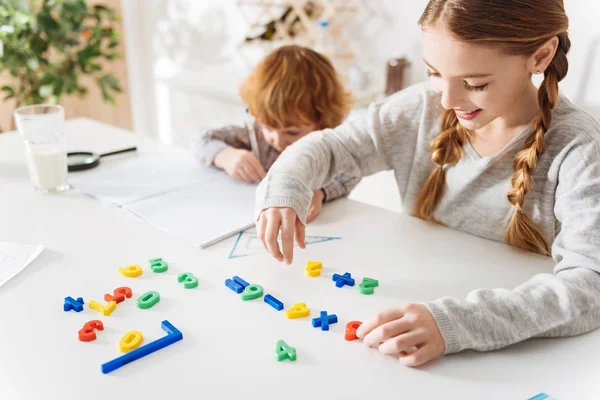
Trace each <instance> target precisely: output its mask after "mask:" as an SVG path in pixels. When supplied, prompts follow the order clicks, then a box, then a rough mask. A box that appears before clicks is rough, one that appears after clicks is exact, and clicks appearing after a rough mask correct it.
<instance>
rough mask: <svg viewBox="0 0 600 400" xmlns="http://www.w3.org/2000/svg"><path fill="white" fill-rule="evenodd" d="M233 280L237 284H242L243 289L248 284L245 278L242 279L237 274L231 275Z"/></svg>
mask: <svg viewBox="0 0 600 400" xmlns="http://www.w3.org/2000/svg"><path fill="white" fill-rule="evenodd" d="M233 281H234V282H235V283H237V284H238V285H242V287H243V288H244V289H246V286H248V285H249V283H248V282H246V281H245V280H243V279H242V278H240V277H239V276H237V275H236V276H234V277H233Z"/></svg>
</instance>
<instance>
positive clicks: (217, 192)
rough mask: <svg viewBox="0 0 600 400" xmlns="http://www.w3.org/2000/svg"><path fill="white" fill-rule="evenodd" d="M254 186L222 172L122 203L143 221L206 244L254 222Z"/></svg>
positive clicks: (198, 244) (234, 232)
mask: <svg viewBox="0 0 600 400" xmlns="http://www.w3.org/2000/svg"><path fill="white" fill-rule="evenodd" d="M255 190H256V186H255V185H250V184H246V183H240V182H235V181H234V180H232V179H231V178H229V177H227V176H226V175H225V174H219V175H218V176H216V177H213V178H212V179H207V180H205V181H204V182H200V183H196V184H195V185H194V186H192V187H189V188H186V189H181V190H175V191H172V192H169V193H165V194H162V195H160V196H154V197H151V198H148V199H145V200H140V201H137V202H135V203H132V204H129V205H127V206H126V208H127V209H128V210H130V211H131V212H133V213H134V214H136V215H137V216H139V217H140V218H141V219H143V220H145V221H146V222H148V223H150V224H152V225H154V226H156V227H157V228H159V229H161V230H163V231H165V232H167V233H169V234H173V235H175V236H179V237H181V238H183V239H185V240H187V241H188V242H190V243H192V244H194V245H196V246H200V247H208V246H210V245H211V244H214V243H216V242H218V241H220V240H222V239H225V238H227V237H229V236H231V235H234V234H236V233H238V232H240V231H242V230H244V229H247V228H249V227H252V226H253V224H254V193H255Z"/></svg>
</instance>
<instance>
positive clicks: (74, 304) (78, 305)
mask: <svg viewBox="0 0 600 400" xmlns="http://www.w3.org/2000/svg"><path fill="white" fill-rule="evenodd" d="M83 304H84V303H83V298H81V297H78V298H77V300H75V299H74V298H72V297H71V296H69V297H65V304H63V310H65V311H71V310H75V311H76V312H80V311H82V310H83Z"/></svg>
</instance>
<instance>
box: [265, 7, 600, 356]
mask: <svg viewBox="0 0 600 400" xmlns="http://www.w3.org/2000/svg"><path fill="white" fill-rule="evenodd" d="M419 23H420V26H421V28H422V38H423V50H424V51H423V54H424V59H425V63H426V64H427V66H428V70H429V75H430V77H431V78H430V82H426V83H422V84H418V85H415V86H412V87H410V88H407V89H406V90H404V91H402V92H400V93H397V94H395V95H394V96H392V97H390V98H388V99H386V100H384V101H382V102H379V103H376V104H373V105H372V106H371V107H370V109H369V116H368V117H365V118H364V119H362V120H353V121H350V122H346V123H344V124H342V125H341V126H339V127H338V128H336V129H334V130H324V131H322V132H319V133H314V134H311V135H310V136H308V137H306V138H305V139H303V140H302V141H301V142H299V143H298V144H297V145H295V146H293V147H292V148H290V149H289V151H286V153H285V154H283V155H282V156H281V157H280V159H279V160H277V162H276V163H275V165H273V167H272V168H271V170H270V171H269V173H268V175H267V177H266V179H265V180H263V182H262V183H261V185H260V186H259V189H258V191H257V210H256V211H257V228H258V233H259V236H260V238H261V240H262V241H263V243H264V244H265V246H266V248H267V249H268V250H269V252H270V253H271V254H272V255H273V256H274V257H275V258H277V259H278V260H280V261H282V260H285V261H286V262H287V263H291V261H292V256H293V253H292V250H293V241H294V237H296V240H297V241H298V243H299V245H300V247H301V248H304V222H305V220H306V214H307V209H308V206H309V204H310V199H311V195H312V189H313V188H318V187H320V185H321V184H323V182H326V181H327V180H329V179H331V177H332V176H334V175H335V174H337V173H340V172H342V171H344V172H348V173H351V174H354V175H356V176H366V175H370V174H373V173H375V172H378V171H381V170H390V169H391V170H393V171H394V173H395V177H396V181H397V184H398V189H399V191H400V194H401V198H402V200H403V204H404V207H405V209H407V210H408V211H409V212H410V213H411V214H412V215H414V216H416V217H419V218H422V219H424V220H428V221H436V222H438V223H440V224H444V225H446V226H448V227H451V228H454V229H457V230H460V231H464V232H468V233H471V234H473V235H477V236H480V237H483V238H487V239H490V240H496V241H504V242H506V243H508V244H510V245H513V246H517V247H520V248H523V249H526V250H530V251H534V252H538V253H541V254H544V255H547V256H552V257H553V258H554V260H555V261H556V265H555V268H554V271H553V273H547V274H539V275H536V276H534V277H532V278H531V279H530V280H529V281H527V282H524V283H523V284H521V285H519V286H518V287H516V288H514V289H512V290H509V289H490V290H488V289H479V290H474V291H473V292H471V293H469V294H468V296H467V297H466V299H455V298H448V297H446V298H441V299H438V300H435V301H431V302H428V303H416V304H404V305H399V306H397V307H395V308H392V309H389V310H385V311H383V312H381V313H380V314H379V315H377V316H375V317H374V318H372V319H371V320H370V321H367V322H365V323H364V324H363V325H362V326H361V327H360V329H359V330H358V332H357V334H358V336H359V337H361V338H363V341H364V343H365V344H366V345H368V346H372V347H375V348H378V349H379V351H380V352H382V353H385V354H392V355H397V356H398V357H399V358H400V359H401V361H402V362H404V363H405V364H406V365H409V366H417V365H421V364H423V363H425V362H427V361H429V360H432V359H434V358H436V357H438V356H441V355H443V354H451V353H456V352H459V351H462V350H465V349H474V350H478V351H488V350H494V349H498V348H501V347H504V346H508V345H511V344H514V343H517V342H520V341H523V340H526V339H528V338H533V337H556V336H573V335H578V334H581V333H584V332H587V331H590V330H592V329H596V328H597V327H598V326H600V126H599V124H598V122H597V121H595V120H594V119H593V118H592V117H591V116H589V115H588V114H586V113H585V112H583V111H581V110H580V109H578V108H577V107H576V106H574V105H573V104H572V103H571V102H570V101H569V100H568V99H567V98H565V97H564V96H562V95H560V94H559V89H558V83H559V82H560V81H561V80H562V79H563V78H564V77H565V75H566V74H567V70H568V61H567V53H568V52H569V48H570V46H571V43H570V40H569V37H568V34H567V29H568V18H567V15H566V14H565V10H564V4H563V1H562V0H544V1H542V0H503V1H490V0H431V1H430V2H429V4H428V5H427V7H426V9H425V11H424V13H423V15H422V17H421V19H420V21H419ZM535 74H543V76H544V79H543V82H542V83H541V85H540V86H539V88H536V86H535V85H534V84H533V82H532V75H535ZM308 166H310V168H308ZM280 230H281V233H282V250H280V248H279V245H278V242H277V235H278V233H279V231H280ZM282 251H283V253H282ZM464 256H465V257H468V254H465V255H464ZM482 268H485V266H482Z"/></svg>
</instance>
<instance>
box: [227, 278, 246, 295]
mask: <svg viewBox="0 0 600 400" xmlns="http://www.w3.org/2000/svg"><path fill="white" fill-rule="evenodd" d="M225 286H227V287H228V288H229V289H231V290H233V291H234V292H236V293H237V294H240V293H242V292H243V291H244V287H243V286H242V285H240V284H239V283H235V282H234V281H232V280H231V279H226V280H225Z"/></svg>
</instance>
